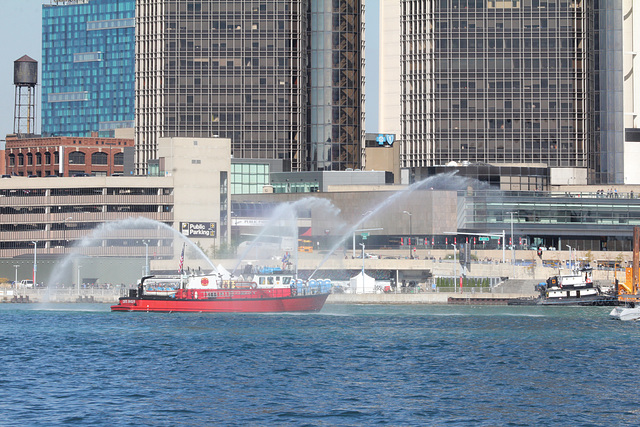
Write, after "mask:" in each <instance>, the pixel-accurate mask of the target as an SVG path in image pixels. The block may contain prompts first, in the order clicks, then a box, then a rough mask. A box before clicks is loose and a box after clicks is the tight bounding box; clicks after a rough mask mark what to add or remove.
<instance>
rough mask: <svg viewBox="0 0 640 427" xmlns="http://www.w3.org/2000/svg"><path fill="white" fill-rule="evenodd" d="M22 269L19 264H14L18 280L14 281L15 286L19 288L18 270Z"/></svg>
mask: <svg viewBox="0 0 640 427" xmlns="http://www.w3.org/2000/svg"><path fill="white" fill-rule="evenodd" d="M19 267H20V265H19V264H13V268H15V269H16V280H15V281H14V286H16V287H17V286H18V268H19Z"/></svg>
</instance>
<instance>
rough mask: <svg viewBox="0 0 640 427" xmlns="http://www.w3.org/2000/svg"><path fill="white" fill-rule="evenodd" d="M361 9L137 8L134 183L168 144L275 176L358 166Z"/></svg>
mask: <svg viewBox="0 0 640 427" xmlns="http://www.w3.org/2000/svg"><path fill="white" fill-rule="evenodd" d="M360 2H361V0H340V1H333V2H325V1H319V0H273V1H257V2H256V1H249V0H215V1H214V0H201V1H193V0H189V1H187V0H172V1H168V0H139V1H138V2H137V14H136V17H137V25H136V43H137V59H136V61H137V65H136V144H137V153H136V171H137V173H145V168H146V161H147V160H148V159H152V158H154V156H155V151H156V141H157V139H158V138H160V137H175V136H179V137H195V138H197V137H214V136H216V135H217V136H220V137H226V138H230V139H231V146H232V154H233V156H234V158H243V159H257V160H259V159H280V160H283V162H284V163H285V169H286V170H289V169H290V170H306V169H310V170H314V169H324V170H340V169H346V168H350V167H358V165H359V164H360V153H359V150H360V143H361V139H362V138H363V137H364V133H363V132H362V89H361V86H362V76H361V73H360V69H361V60H362V59H361V55H360V50H361V41H360V30H361V28H360V26H361V23H360V19H359V15H360ZM325 3H327V4H325ZM310 11H311V12H310Z"/></svg>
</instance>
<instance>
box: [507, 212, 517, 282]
mask: <svg viewBox="0 0 640 427" xmlns="http://www.w3.org/2000/svg"><path fill="white" fill-rule="evenodd" d="M507 213H508V214H509V215H510V216H511V220H510V221H511V266H512V269H513V277H515V276H516V251H515V249H514V247H513V246H514V245H513V243H514V240H513V214H514V213H517V212H507Z"/></svg>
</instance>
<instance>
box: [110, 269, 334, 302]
mask: <svg viewBox="0 0 640 427" xmlns="http://www.w3.org/2000/svg"><path fill="white" fill-rule="evenodd" d="M330 291H331V281H330V280H328V279H324V280H323V279H318V280H309V281H307V282H304V281H302V280H299V279H297V280H296V279H294V277H293V274H290V273H287V272H285V271H282V270H280V269H269V271H268V272H264V271H263V272H258V273H256V274H254V275H253V276H252V277H251V278H250V279H248V280H231V279H229V280H224V279H222V277H221V276H220V275H216V274H214V273H211V274H204V275H196V274H191V275H180V276H145V277H143V278H142V279H141V280H140V282H139V283H138V288H137V289H130V291H129V296H128V297H122V298H120V301H119V302H118V304H117V305H112V306H111V311H147V312H198V313H270V312H317V311H320V310H321V309H322V307H323V306H324V303H325V301H326V300H327V297H328V296H329V294H330Z"/></svg>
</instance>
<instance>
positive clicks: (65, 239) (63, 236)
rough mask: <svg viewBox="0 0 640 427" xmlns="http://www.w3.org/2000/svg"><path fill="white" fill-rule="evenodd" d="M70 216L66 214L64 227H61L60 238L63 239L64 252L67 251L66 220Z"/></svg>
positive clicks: (70, 218) (70, 217) (69, 218)
mask: <svg viewBox="0 0 640 427" xmlns="http://www.w3.org/2000/svg"><path fill="white" fill-rule="evenodd" d="M72 219H73V217H72V216H68V217H66V218H65V219H64V228H63V229H62V240H64V242H63V244H64V252H65V253H66V252H67V221H69V220H72Z"/></svg>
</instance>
